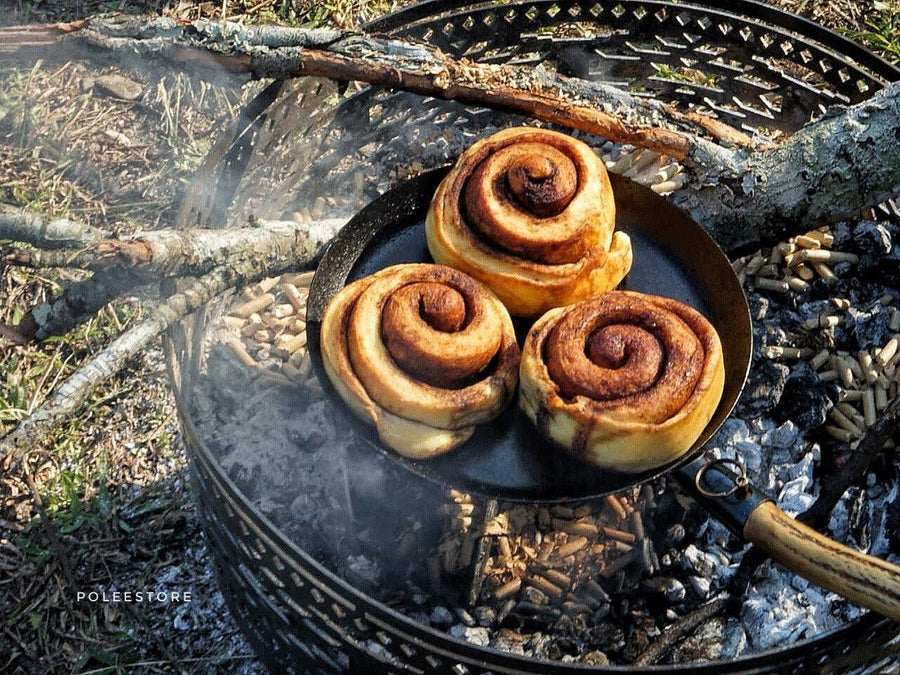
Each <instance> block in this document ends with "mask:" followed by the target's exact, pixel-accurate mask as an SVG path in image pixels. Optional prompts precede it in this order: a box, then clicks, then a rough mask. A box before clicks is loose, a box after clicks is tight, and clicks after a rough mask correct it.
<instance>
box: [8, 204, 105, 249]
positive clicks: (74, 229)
mask: <svg viewBox="0 0 900 675" xmlns="http://www.w3.org/2000/svg"><path fill="white" fill-rule="evenodd" d="M106 236H108V235H107V234H106V233H105V232H103V231H102V230H98V229H97V228H96V227H92V226H91V225H87V224H85V223H81V222H78V221H75V220H69V219H68V218H57V219H55V220H50V219H48V218H44V217H43V216H40V215H38V214H35V213H30V212H29V211H27V210H26V209H24V208H21V207H16V206H11V205H9V204H0V240H7V239H8V240H11V241H19V242H22V243H25V244H33V245H34V246H39V247H41V248H49V249H55V248H73V247H75V248H78V247H82V246H87V245H89V244H93V243H94V242H96V241H99V240H100V239H103V238H104V237H106Z"/></svg>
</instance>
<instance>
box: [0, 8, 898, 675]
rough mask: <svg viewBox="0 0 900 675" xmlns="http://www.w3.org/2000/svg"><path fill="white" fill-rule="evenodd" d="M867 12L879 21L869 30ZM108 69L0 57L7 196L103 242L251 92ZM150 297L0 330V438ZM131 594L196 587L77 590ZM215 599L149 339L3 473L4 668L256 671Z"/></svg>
mask: <svg viewBox="0 0 900 675" xmlns="http://www.w3.org/2000/svg"><path fill="white" fill-rule="evenodd" d="M776 4H778V5H779V6H781V7H783V8H785V9H789V10H792V11H798V12H800V13H802V14H804V15H806V16H808V17H810V18H812V19H813V20H815V21H818V22H820V23H824V24H826V25H828V26H830V27H832V28H835V29H840V30H843V31H846V32H847V34H849V35H851V36H852V37H854V38H856V39H859V40H861V41H863V42H864V43H865V44H867V45H869V46H871V47H877V48H881V49H882V50H883V51H882V53H884V54H886V55H887V56H888V57H890V58H900V52H897V51H895V50H897V45H898V43H900V21H897V23H896V24H894V23H892V21H894V20H893V19H889V18H884V16H882V14H881V13H879V12H880V10H879V9H878V7H874V8H873V6H872V5H871V3H866V2H850V1H848V0H838V1H836V2H807V1H806V0H803V1H802V2H798V1H796V0H777V2H776ZM394 6H396V3H394V0H376V2H369V1H368V0H335V1H334V2H331V3H320V2H317V1H315V0H299V1H298V0H294V1H290V0H288V1H285V0H269V1H267V0H262V1H257V2H253V0H245V1H239V2H235V1H232V2H227V1H226V0H222V1H221V2H188V1H185V0H181V1H177V0H173V1H171V2H163V1H156V2H154V1H143V2H142V1H136V2H129V1H128V0H121V1H115V2H109V1H108V0H82V1H78V2H68V1H65V0H47V1H44V2H41V1H25V0H17V1H15V2H9V1H6V2H0V25H4V24H5V25H13V24H17V23H27V22H49V21H62V20H72V19H75V18H81V17H86V16H91V15H93V14H96V13H100V12H107V11H124V12H131V13H138V12H150V13H156V14H165V15H169V16H179V17H183V18H196V17H199V16H206V17H214V18H218V17H222V16H225V17H226V18H229V19H241V20H245V21H281V22H283V23H287V24H290V25H340V26H354V25H358V24H359V23H360V22H364V21H366V20H368V19H370V18H372V17H374V16H376V15H378V14H380V13H383V12H385V11H389V10H390V9H392V8H393V7H394ZM893 7H894V14H897V12H898V7H897V5H896V4H895V5H893ZM886 16H889V14H888V15H886ZM879 17H880V18H879ZM873 20H877V21H881V22H882V23H883V24H884V25H882V23H876V25H875V26H874V27H873V25H871V24H872V22H873ZM879 26H880V28H879ZM885 26H886V27H885ZM115 74H118V71H116V70H114V69H111V68H102V69H98V68H94V67H92V66H90V65H89V64H85V63H68V64H65V65H49V64H44V63H42V62H37V63H35V64H33V65H32V66H31V67H29V68H23V67H13V66H9V65H6V64H3V63H2V62H0V202H8V203H13V204H17V205H27V206H30V207H33V208H34V209H35V210H39V211H40V212H42V213H44V214H46V215H51V216H61V215H71V216H73V217H75V218H78V219H81V220H84V221H87V222H89V223H91V224H93V225H96V226H98V227H101V228H104V229H108V230H117V231H130V230H136V229H153V228H158V227H164V226H168V225H169V224H170V223H172V221H173V219H174V215H175V213H176V211H177V209H178V205H179V203H180V201H181V198H182V195H183V193H184V190H185V187H186V186H187V184H188V183H189V181H190V180H191V176H192V172H193V171H194V170H195V169H196V167H197V166H198V164H199V162H200V161H201V160H202V158H203V157H204V155H205V154H206V152H207V151H208V150H209V148H210V146H211V143H212V141H213V140H214V139H215V138H216V137H217V135H218V134H219V133H220V132H221V130H222V129H223V128H224V126H225V125H226V124H227V123H228V122H229V121H230V120H231V119H232V118H233V117H234V115H235V114H236V112H237V111H238V110H239V108H240V106H241V105H242V103H244V102H245V101H247V100H248V99H249V97H250V96H251V95H252V93H253V92H254V91H256V87H257V85H254V84H250V85H247V86H245V87H244V88H242V89H238V88H234V87H227V86H224V85H223V86H214V85H210V84H206V83H201V82H199V81H196V80H191V79H190V78H188V77H186V76H183V75H177V74H171V73H151V72H128V73H124V75H125V76H127V77H128V78H129V79H131V80H133V82H134V83H135V85H136V86H137V90H136V91H137V95H136V96H134V97H130V96H124V95H123V93H124V92H123V90H121V89H120V90H118V91H117V90H116V89H115V86H114V84H115V83H114V82H113V84H112V85H111V84H110V83H109V81H107V80H106V79H105V78H106V77H107V76H110V75H115ZM79 279H80V277H79V276H78V275H77V274H75V273H72V272H68V271H65V270H40V271H38V272H36V273H35V272H30V271H26V270H24V269H23V268H13V267H6V266H0V322H4V323H7V324H15V323H17V322H18V320H19V319H20V318H21V316H22V314H23V313H24V312H25V311H27V310H28V309H29V308H30V307H33V306H34V305H36V304H37V303H40V302H42V301H44V300H46V299H47V298H49V297H51V296H52V295H53V294H54V293H56V292H58V291H59V290H60V288H61V287H63V286H64V285H67V284H71V283H74V282H77V281H78V280H79ZM154 298H155V289H153V288H146V289H136V290H135V292H134V293H133V294H132V295H131V296H129V297H128V298H126V299H124V300H122V301H116V302H114V303H113V304H111V305H110V306H108V307H107V308H105V309H104V310H103V311H102V312H101V313H100V314H99V315H98V316H97V317H96V318H95V319H93V320H91V321H90V322H88V323H87V324H85V325H83V326H80V327H78V328H77V329H75V330H74V331H73V332H72V333H71V334H69V335H66V336H65V337H62V338H53V339H50V340H47V341H45V342H43V343H40V344H35V345H30V346H28V347H19V346H16V345H14V344H13V343H12V342H11V341H9V340H6V339H4V338H2V337H0V433H4V432H6V431H8V430H9V429H11V428H12V427H13V426H14V425H15V424H16V422H17V421H18V420H20V419H22V418H23V417H24V416H27V415H28V414H29V413H30V412H31V411H33V410H34V409H35V407H36V406H38V405H39V404H40V403H41V402H42V401H43V400H44V398H45V396H46V395H47V394H48V393H50V392H51V391H53V389H54V387H55V386H56V385H57V384H58V383H59V382H60V381H61V380H62V379H63V378H65V377H66V376H68V375H69V374H71V372H73V370H74V369H75V368H77V367H78V365H79V364H80V363H82V362H83V361H84V360H85V359H86V358H87V357H88V356H89V355H91V354H93V353H96V351H97V350H99V349H100V348H102V347H103V346H104V345H106V344H108V343H109V341H110V340H111V339H112V338H113V337H115V335H117V334H118V333H119V332H120V331H121V330H122V329H123V328H126V327H128V326H131V325H133V324H134V323H135V322H138V321H140V320H141V317H142V316H144V315H145V314H146V311H147V310H146V307H148V306H152V303H153V301H154ZM138 590H142V591H144V592H145V593H148V594H149V593H156V592H180V593H185V592H189V593H191V596H192V599H191V602H190V603H185V602H151V601H147V602H142V603H109V602H101V601H92V600H91V598H90V597H87V594H89V593H97V594H98V595H99V594H101V593H104V592H106V593H112V592H114V591H120V592H124V591H138ZM79 592H82V593H84V594H85V595H86V597H84V598H81V597H79ZM222 602H223V601H222V597H221V595H220V594H219V592H218V591H217V589H216V586H215V580H214V578H213V577H212V572H211V568H210V564H209V558H208V553H207V549H206V545H205V542H204V538H203V533H202V530H201V528H200V523H199V520H198V514H197V511H196V508H195V506H194V501H193V498H192V495H191V491H190V487H189V485H188V483H187V469H186V458H185V451H184V448H183V444H182V440H181V437H180V434H179V429H178V424H177V420H176V416H175V408H174V401H173V399H172V396H171V393H170V392H169V390H168V385H167V378H166V374H165V371H164V365H163V361H162V357H161V352H160V350H159V348H158V347H156V348H153V349H150V350H147V351H146V352H144V353H143V354H141V355H140V356H138V357H136V358H134V359H133V360H132V361H131V362H130V364H129V366H128V368H127V369H126V370H125V371H123V372H122V373H120V374H119V375H118V376H116V377H115V378H113V379H112V380H111V381H110V382H108V383H107V384H106V385H104V386H103V387H101V389H100V390H99V391H97V392H96V393H95V394H94V395H93V396H92V397H91V399H90V401H89V402H88V404H87V405H86V406H85V407H84V409H83V410H82V411H81V412H80V413H79V414H78V415H77V416H76V417H74V418H72V419H70V420H69V421H67V422H66V423H65V424H63V425H61V426H60V427H59V428H58V429H57V431H56V432H55V433H54V435H53V436H52V438H51V439H50V440H49V442H47V443H46V444H43V445H41V446H39V447H35V448H34V449H33V451H32V452H30V453H29V457H28V461H27V462H26V463H25V469H24V470H22V471H16V472H10V473H6V474H4V475H2V476H0V617H3V619H2V621H3V624H2V629H0V672H4V673H19V672H21V673H55V672H77V673H84V674H86V673H113V672H129V673H130V672H166V673H168V672H191V673H194V672H210V673H213V672H229V673H230V672H242V673H256V672H262V667H261V665H260V664H259V663H258V661H257V660H256V659H255V657H254V656H253V654H252V652H251V650H250V649H249V647H248V646H247V644H246V643H245V642H244V640H243V639H242V637H241V635H240V633H239V632H238V629H237V627H236V625H235V624H234V622H233V620H232V619H231V617H230V616H229V614H228V613H227V612H226V611H224V609H223V604H222Z"/></svg>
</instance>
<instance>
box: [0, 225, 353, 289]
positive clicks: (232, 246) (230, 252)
mask: <svg viewBox="0 0 900 675" xmlns="http://www.w3.org/2000/svg"><path fill="white" fill-rule="evenodd" d="M345 222H346V221H345V220H342V219H337V218H329V219H325V220H321V221H316V222H313V223H303V224H298V223H296V222H293V221H272V220H258V221H256V222H255V223H254V224H253V225H251V226H248V227H241V228H229V229H209V228H207V229H199V228H195V229H183V230H171V229H163V230H155V231H152V232H144V233H141V234H139V235H136V236H133V237H123V238H120V239H102V240H100V241H98V242H96V243H94V244H91V245H89V246H85V247H84V248H80V249H77V250H74V249H59V250H54V251H45V250H41V249H37V250H23V251H17V252H14V253H11V254H9V255H7V256H6V258H5V261H6V262H7V263H9V264H12V265H27V266H30V267H74V268H78V269H85V270H93V271H95V272H99V271H105V270H109V269H112V268H119V269H130V270H134V271H135V272H138V273H141V274H143V275H144V276H145V277H147V278H159V277H171V276H185V275H191V276H196V275H199V274H205V273H206V272H209V271H210V270H211V269H213V268H215V267H218V266H220V265H227V264H230V263H233V262H237V261H240V260H243V259H245V258H247V257H255V256H256V255H257V254H258V252H260V251H263V252H268V251H269V249H270V248H271V247H272V246H273V245H278V242H281V241H286V240H288V239H290V238H291V237H294V236H305V235H306V234H308V233H309V232H310V231H313V232H315V233H317V234H316V235H315V236H331V235H334V234H335V233H337V231H338V230H339V229H340V228H341V226H343V224H344V223H345Z"/></svg>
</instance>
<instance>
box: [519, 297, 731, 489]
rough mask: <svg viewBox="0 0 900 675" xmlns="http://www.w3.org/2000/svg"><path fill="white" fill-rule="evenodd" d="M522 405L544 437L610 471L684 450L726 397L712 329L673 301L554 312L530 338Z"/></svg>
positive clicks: (619, 301)
mask: <svg viewBox="0 0 900 675" xmlns="http://www.w3.org/2000/svg"><path fill="white" fill-rule="evenodd" d="M519 378H520V382H521V385H520V395H519V405H520V406H521V408H522V410H523V411H524V412H525V414H526V415H527V416H528V417H529V418H530V419H531V420H532V422H534V423H535V424H536V425H537V426H538V428H539V430H540V431H541V433H542V434H544V435H545V436H546V437H547V438H549V439H550V440H552V441H553V442H555V443H556V444H558V445H560V446H561V447H563V448H564V449H566V450H568V451H569V452H571V453H572V454H574V455H576V456H578V457H580V458H582V459H584V460H586V461H588V462H590V463H592V464H595V465H597V466H600V467H602V468H605V469H615V470H618V471H626V472H637V471H643V470H645V469H651V468H655V467H657V466H661V465H663V464H666V463H667V462H669V461H671V460H674V459H676V458H677V457H679V456H680V455H682V454H684V453H685V452H686V451H687V450H688V449H690V447H691V446H692V445H693V443H694V442H695V441H696V440H697V438H698V437H699V436H700V434H701V433H702V432H703V429H704V427H706V425H707V423H708V422H709V420H710V419H711V418H712V416H713V414H714V412H715V410H716V408H717V407H718V404H719V399H720V398H721V397H722V389H723V386H724V382H725V369H724V364H723V357H722V346H721V343H720V341H719V336H718V334H717V333H716V330H715V328H713V326H712V325H711V324H710V323H709V321H707V320H706V319H705V318H704V317H703V315H701V314H700V313H699V312H698V311H696V310H695V309H693V308H691V307H689V306H687V305H685V304H683V303H681V302H678V301H676V300H671V299H669V298H662V297H659V296H655V295H646V294H643V293H635V292H630V291H611V292H609V293H604V294H602V295H599V296H597V297H595V298H591V299H590V300H586V301H584V302H581V303H579V304H577V305H573V306H570V307H561V308H558V309H553V310H550V311H549V312H547V313H546V314H545V315H544V316H542V317H541V318H540V319H538V320H537V321H536V322H535V324H534V326H532V328H531V331H530V332H529V333H528V336H527V337H526V339H525V345H524V347H523V349H522V362H521V366H520V372H519Z"/></svg>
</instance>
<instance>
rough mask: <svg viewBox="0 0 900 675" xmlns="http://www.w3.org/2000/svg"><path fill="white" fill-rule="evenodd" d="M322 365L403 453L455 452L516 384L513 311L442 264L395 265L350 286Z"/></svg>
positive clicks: (329, 323) (327, 330)
mask: <svg viewBox="0 0 900 675" xmlns="http://www.w3.org/2000/svg"><path fill="white" fill-rule="evenodd" d="M321 348H322V357H323V358H322V360H323V363H324V365H325V371H326V372H327V373H328V377H329V379H330V380H331V382H332V383H333V384H334V387H335V389H336V390H337V392H338V394H340V396H341V398H343V399H344V401H346V402H347V404H348V405H350V407H351V408H352V409H353V410H354V411H355V412H356V413H357V414H358V415H360V416H361V417H363V418H365V419H368V420H371V421H372V422H374V424H375V426H376V427H377V429H378V435H379V437H380V438H381V440H382V441H383V442H384V443H385V444H387V445H388V446H390V447H391V448H393V449H394V450H396V451H397V452H399V453H400V454H402V455H405V456H407V457H413V458H426V457H431V456H433V455H437V454H440V453H443V452H446V451H448V450H450V449H451V448H454V447H456V446H457V445H459V444H460V443H462V442H463V441H465V440H466V439H468V438H469V436H471V435H472V432H473V431H474V430H475V425H477V424H482V423H484V422H486V421H488V420H491V419H493V418H494V417H497V416H498V415H499V414H500V412H501V411H502V410H503V408H504V407H505V406H506V404H507V403H508V402H509V400H510V399H511V398H512V395H513V392H514V391H515V387H516V377H517V374H518V364H519V347H518V345H517V344H516V336H515V332H514V330H513V325H512V321H511V319H510V317H509V314H508V313H507V311H506V308H505V307H504V306H503V305H502V304H501V302H500V301H499V300H498V299H497V298H496V297H495V296H494V295H493V294H492V293H491V292H490V291H489V290H488V289H487V288H485V287H484V286H483V285H481V284H480V283H478V282H477V281H475V280H474V279H472V278H471V277H469V276H468V275H466V274H464V273H462V272H460V271H459V270H455V269H452V268H450V267H444V266H442V265H425V264H409V265H395V266H393V267H388V268H386V269H384V270H381V271H380V272H376V273H375V274H373V275H371V276H368V277H365V278H363V279H359V280H358V281H355V282H353V283H351V284H348V285H347V286H345V287H344V288H343V289H342V290H341V291H339V292H338V293H337V294H336V295H335V296H334V297H333V298H332V299H331V301H330V302H329V304H328V307H327V308H326V310H325V315H324V317H323V318H322V330H321Z"/></svg>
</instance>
